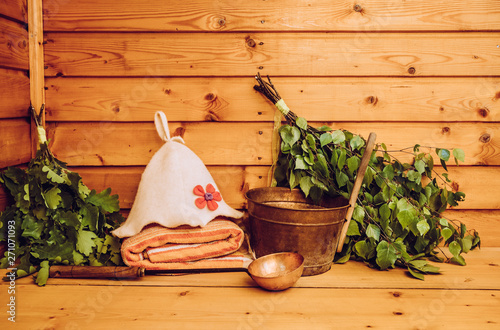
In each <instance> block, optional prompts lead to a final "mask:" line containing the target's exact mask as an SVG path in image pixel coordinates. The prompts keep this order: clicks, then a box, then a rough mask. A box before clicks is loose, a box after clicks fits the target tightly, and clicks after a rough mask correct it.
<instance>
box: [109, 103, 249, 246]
mask: <svg viewBox="0 0 500 330" xmlns="http://www.w3.org/2000/svg"><path fill="white" fill-rule="evenodd" d="M155 126H156V130H157V131H158V134H159V135H160V138H161V139H162V140H163V141H165V144H164V145H163V146H162V147H161V148H160V149H159V150H158V151H157V152H156V153H155V154H154V156H153V158H151V160H150V161H149V164H148V165H147V166H146V169H145V170H144V172H143V173H142V177H141V182H140V183H139V189H138V191H137V195H136V197H135V200H134V204H133V205H132V209H131V210H130V214H129V216H128V218H127V221H125V222H124V223H123V224H122V226H121V227H120V228H118V229H116V230H114V231H113V234H114V235H115V236H118V237H130V236H134V235H135V234H138V233H139V232H140V231H141V230H142V228H144V227H145V226H146V225H148V224H150V223H158V224H160V225H162V226H165V227H169V228H175V227H178V226H180V225H190V226H192V227H196V226H205V225H206V224H207V223H208V222H210V221H211V220H212V219H214V218H215V217H217V216H226V217H231V218H241V217H242V216H243V213H241V212H239V211H237V210H235V209H233V208H231V207H229V205H227V204H226V202H225V201H224V200H223V199H222V196H221V194H220V192H219V188H218V187H217V185H216V184H215V181H214V179H213V178H212V175H210V172H208V169H207V168H206V166H205V164H203V162H202V161H201V159H200V158H199V157H198V156H196V154H195V153H194V152H193V151H191V149H189V148H188V147H187V146H185V144H184V140H183V139H182V138H181V137H180V136H174V137H172V138H170V132H169V130H168V122H167V117H166V116H165V114H164V113H163V112H161V111H158V112H156V114H155Z"/></svg>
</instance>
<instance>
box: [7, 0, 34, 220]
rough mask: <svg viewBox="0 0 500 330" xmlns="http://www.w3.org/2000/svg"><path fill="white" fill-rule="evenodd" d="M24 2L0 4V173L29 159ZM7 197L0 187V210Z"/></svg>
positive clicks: (26, 32) (26, 36) (27, 78)
mask: <svg viewBox="0 0 500 330" xmlns="http://www.w3.org/2000/svg"><path fill="white" fill-rule="evenodd" d="M26 22H27V9H26V0H18V1H6V0H0V169H2V168H4V167H6V166H13V165H18V164H23V163H26V162H28V161H29V160H30V158H31V138H30V122H29V117H28V107H29V102H30V101H29V99H30V97H29V95H30V90H29V77H28V66H29V63H28V31H27V29H26ZM6 203H7V195H6V193H5V191H3V188H1V187H0V210H3V209H4V208H5V206H6Z"/></svg>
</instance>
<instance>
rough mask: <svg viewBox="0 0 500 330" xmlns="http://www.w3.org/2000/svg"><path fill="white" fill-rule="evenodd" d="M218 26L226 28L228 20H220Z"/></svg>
mask: <svg viewBox="0 0 500 330" xmlns="http://www.w3.org/2000/svg"><path fill="white" fill-rule="evenodd" d="M217 24H219V25H220V26H225V25H226V20H225V19H224V18H219V20H218V21H217Z"/></svg>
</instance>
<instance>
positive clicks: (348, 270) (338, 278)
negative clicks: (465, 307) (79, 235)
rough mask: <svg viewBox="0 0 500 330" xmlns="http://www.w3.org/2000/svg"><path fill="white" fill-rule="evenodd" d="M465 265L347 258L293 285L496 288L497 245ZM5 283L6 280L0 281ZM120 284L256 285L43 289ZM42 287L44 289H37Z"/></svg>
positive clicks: (216, 276)
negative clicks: (430, 268)
mask: <svg viewBox="0 0 500 330" xmlns="http://www.w3.org/2000/svg"><path fill="white" fill-rule="evenodd" d="M464 258H465V261H466V262H467V266H458V265H454V264H449V263H434V264H435V265H436V266H437V267H439V268H440V269H441V272H442V274H440V275H427V276H425V281H420V280H417V279H414V278H413V277H411V276H409V275H408V272H407V271H406V270H404V269H401V268H396V269H391V270H389V271H379V270H375V269H371V268H369V267H367V266H366V265H365V264H364V263H362V262H357V261H349V262H347V263H345V264H334V265H332V268H331V269H330V270H329V271H328V272H326V273H323V274H320V275H316V276H304V277H301V278H300V279H299V281H298V282H297V283H296V284H295V286H294V287H297V288H330V289H363V288H368V289H369V288H372V289H412V288H414V289H450V290H500V247H484V248H481V249H475V250H472V251H470V252H469V253H467V254H464ZM17 283H18V284H19V285H26V286H29V285H30V284H32V285H35V284H34V281H33V279H32V278H22V279H19V280H18V282H17ZM2 285H3V286H5V285H7V283H5V282H1V283H0V289H1V288H2ZM75 285H76V286H82V287H85V286H123V287H159V286H161V287H237V288H240V287H249V288H250V287H257V285H256V284H255V282H253V281H252V279H251V278H250V276H249V275H247V274H246V273H244V272H234V273H213V274H188V275H157V276H154V275H150V276H145V277H142V278H139V279H137V280H119V281H118V280H110V279H62V278H51V279H49V281H48V284H47V286H46V287H47V288H48V287H53V286H75ZM40 290H44V289H40Z"/></svg>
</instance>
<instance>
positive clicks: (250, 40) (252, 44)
mask: <svg viewBox="0 0 500 330" xmlns="http://www.w3.org/2000/svg"><path fill="white" fill-rule="evenodd" d="M247 45H248V47H255V45H256V43H255V40H253V39H248V40H247Z"/></svg>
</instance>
